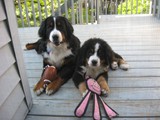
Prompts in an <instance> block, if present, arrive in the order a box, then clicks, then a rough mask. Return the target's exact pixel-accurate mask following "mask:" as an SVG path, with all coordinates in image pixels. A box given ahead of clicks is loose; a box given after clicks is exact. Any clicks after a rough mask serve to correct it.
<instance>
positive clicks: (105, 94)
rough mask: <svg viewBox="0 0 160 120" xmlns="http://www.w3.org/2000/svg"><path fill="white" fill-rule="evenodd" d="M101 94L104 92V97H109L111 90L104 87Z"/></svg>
mask: <svg viewBox="0 0 160 120" xmlns="http://www.w3.org/2000/svg"><path fill="white" fill-rule="evenodd" d="M101 94H102V96H104V97H108V95H109V91H106V90H105V89H102V90H101Z"/></svg>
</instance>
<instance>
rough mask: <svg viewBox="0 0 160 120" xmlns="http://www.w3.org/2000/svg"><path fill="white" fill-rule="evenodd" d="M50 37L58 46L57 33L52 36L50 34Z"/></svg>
mask: <svg viewBox="0 0 160 120" xmlns="http://www.w3.org/2000/svg"><path fill="white" fill-rule="evenodd" d="M52 38H53V43H54V44H55V45H56V46H58V45H59V44H60V43H59V37H58V35H54V36H52Z"/></svg>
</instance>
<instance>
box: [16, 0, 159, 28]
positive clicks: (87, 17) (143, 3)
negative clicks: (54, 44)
mask: <svg viewBox="0 0 160 120" xmlns="http://www.w3.org/2000/svg"><path fill="white" fill-rule="evenodd" d="M152 1H153V2H152ZM155 1H156V0H36V1H35V0H15V7H16V15H17V21H18V25H19V27H31V26H39V25H40V23H41V22H42V20H43V19H45V18H46V17H48V16H50V15H54V16H58V15H62V16H65V17H66V18H68V19H69V20H70V22H71V23H72V24H97V23H99V15H110V14H152V12H153V13H155V14H156V8H152V6H153V7H155V6H154V4H155V5H156V2H155Z"/></svg>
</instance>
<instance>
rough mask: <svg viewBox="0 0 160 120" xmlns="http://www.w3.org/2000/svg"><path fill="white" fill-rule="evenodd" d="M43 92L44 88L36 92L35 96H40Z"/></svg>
mask: <svg viewBox="0 0 160 120" xmlns="http://www.w3.org/2000/svg"><path fill="white" fill-rule="evenodd" d="M43 91H44V88H40V89H38V90H35V91H34V92H35V94H36V95H37V96H38V95H40V94H41V93H42V92H43Z"/></svg>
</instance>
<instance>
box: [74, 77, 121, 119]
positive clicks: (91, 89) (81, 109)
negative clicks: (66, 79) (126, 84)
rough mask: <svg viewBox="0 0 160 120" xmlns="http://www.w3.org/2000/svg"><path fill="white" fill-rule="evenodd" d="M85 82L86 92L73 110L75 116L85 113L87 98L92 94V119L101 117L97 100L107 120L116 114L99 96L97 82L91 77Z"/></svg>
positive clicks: (99, 91)
mask: <svg viewBox="0 0 160 120" xmlns="http://www.w3.org/2000/svg"><path fill="white" fill-rule="evenodd" d="M86 84H87V88H88V92H87V93H86V95H85V96H84V97H83V99H82V100H81V102H80V103H79V104H78V106H77V107H76V109H75V111H74V114H75V116H76V117H82V116H83V115H84V114H85V112H86V109H87V106H88V104H89V100H90V98H91V95H93V101H94V104H93V119H94V120H101V119H102V116H101V111H100V105H99V101H100V102H101V103H102V106H103V108H104V111H105V114H106V116H107V118H108V119H109V120H110V119H111V118H113V117H116V116H118V113H117V112H116V111H114V110H113V109H112V108H111V107H109V106H108V105H107V103H106V102H105V101H104V100H103V99H102V98H101V96H100V95H101V88H100V86H99V84H98V83H97V81H96V80H94V79H92V78H88V79H87V80H86Z"/></svg>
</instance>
